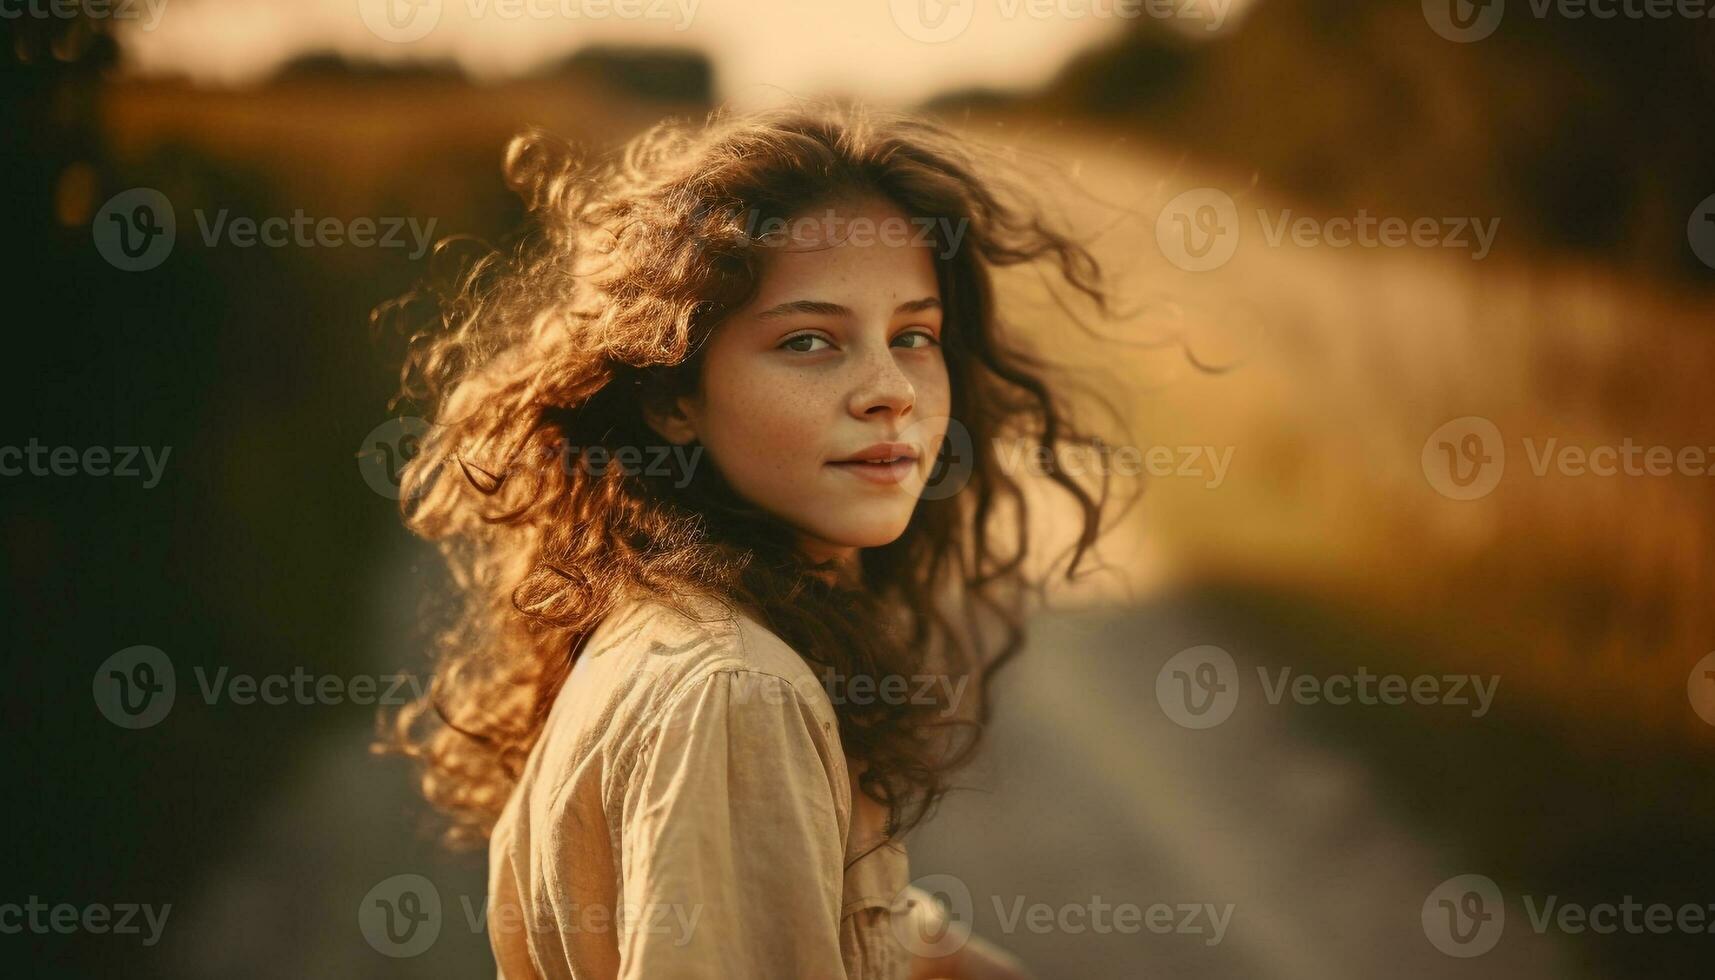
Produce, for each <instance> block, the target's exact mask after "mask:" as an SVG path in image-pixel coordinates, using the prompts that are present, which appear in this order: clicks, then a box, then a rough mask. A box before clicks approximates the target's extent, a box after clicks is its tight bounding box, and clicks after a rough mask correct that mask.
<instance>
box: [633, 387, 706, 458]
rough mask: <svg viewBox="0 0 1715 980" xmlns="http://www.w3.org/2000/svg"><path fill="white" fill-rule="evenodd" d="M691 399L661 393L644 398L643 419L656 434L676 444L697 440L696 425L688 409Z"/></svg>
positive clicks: (688, 443)
mask: <svg viewBox="0 0 1715 980" xmlns="http://www.w3.org/2000/svg"><path fill="white" fill-rule="evenodd" d="M688 401H689V399H687V398H685V397H683V396H680V397H677V398H674V397H671V396H668V395H660V396H658V397H654V398H645V399H644V400H643V421H645V422H647V423H649V427H650V428H651V429H654V430H655V434H656V435H658V436H660V437H661V438H663V439H665V440H667V441H668V442H670V443H672V444H673V445H675V446H686V445H690V444H691V443H693V442H695V441H696V440H697V429H696V426H695V425H693V424H692V422H691V416H690V414H689V413H688V412H687V411H686V409H687V407H688V406H687V404H686V403H687V402H688Z"/></svg>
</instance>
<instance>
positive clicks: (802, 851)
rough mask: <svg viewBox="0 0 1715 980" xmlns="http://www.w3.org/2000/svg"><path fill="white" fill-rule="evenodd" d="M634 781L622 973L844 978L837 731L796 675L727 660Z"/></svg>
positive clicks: (685, 697)
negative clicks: (734, 665)
mask: <svg viewBox="0 0 1715 980" xmlns="http://www.w3.org/2000/svg"><path fill="white" fill-rule="evenodd" d="M658 723H659V724H658V728H657V730H656V731H655V732H654V734H653V737H652V739H651V740H650V741H649V742H648V743H647V744H646V745H645V747H644V748H643V749H642V750H641V751H640V757H639V759H638V760H637V763H636V765H635V766H634V767H633V769H632V773H633V777H632V780H631V783H630V785H629V786H628V787H627V789H626V793H625V798H624V811H623V814H622V824H621V829H620V834H621V862H622V879H623V882H624V889H623V897H622V901H623V913H624V915H625V920H624V921H625V925H624V929H623V932H622V935H621V936H620V971H619V973H620V977H621V978H622V980H638V978H648V980H681V978H704V977H706V978H710V980H717V978H719V980H727V978H734V977H795V978H805V980H814V978H841V980H843V978H844V977H845V969H844V967H843V966H842V961H841V955H840V940H839V927H840V900H841V887H842V882H843V878H844V866H843V861H844V850H845V849H844V840H843V837H844V834H843V831H842V828H841V817H840V813H839V808H838V804H837V795H836V790H835V780H836V779H841V778H843V776H842V775H841V773H842V772H843V769H842V768H840V766H839V762H840V758H839V756H838V754H837V753H838V752H839V748H838V734H837V732H835V731H834V730H833V729H832V726H831V725H828V724H826V723H825V722H824V721H822V720H819V719H818V718H817V716H816V714H815V713H814V712H813V711H812V710H811V707H810V705H809V704H808V703H807V702H806V701H805V700H804V699H803V697H802V695H800V694H799V693H798V691H797V690H796V689H795V688H794V687H793V686H792V684H791V683H790V682H788V681H787V680H785V679H784V678H780V677H776V676H773V675H771V674H764V673H758V672H755V671H749V670H721V671H717V672H715V673H712V674H710V675H708V676H707V677H705V678H702V679H700V680H698V681H696V682H694V684H693V685H692V686H691V687H690V688H689V689H687V690H685V691H683V692H680V693H679V694H678V695H677V696H676V697H675V698H674V699H673V700H672V701H671V702H670V703H669V704H668V705H667V707H666V708H665V709H664V710H663V712H662V714H661V715H660V716H659V718H658Z"/></svg>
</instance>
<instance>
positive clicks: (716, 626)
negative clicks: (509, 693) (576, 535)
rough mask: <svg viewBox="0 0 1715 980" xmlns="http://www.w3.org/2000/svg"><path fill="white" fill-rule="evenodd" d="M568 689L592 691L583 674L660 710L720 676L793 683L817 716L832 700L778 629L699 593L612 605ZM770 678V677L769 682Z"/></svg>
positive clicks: (631, 598) (643, 708)
mask: <svg viewBox="0 0 1715 980" xmlns="http://www.w3.org/2000/svg"><path fill="white" fill-rule="evenodd" d="M577 660H578V662H577V665H576V666H575V667H574V670H573V677H572V678H571V679H569V680H568V684H567V687H568V688H573V690H571V691H563V692H562V693H563V694H569V695H571V696H573V697H579V696H580V695H587V694H589V693H591V692H590V691H588V690H583V691H579V690H577V689H578V688H583V687H585V684H583V683H573V682H574V681H580V680H583V678H580V676H579V675H584V677H587V679H588V681H589V682H590V683H591V684H592V685H593V686H596V687H602V688H607V689H608V690H609V691H610V692H611V693H612V694H614V695H616V696H617V697H619V698H620V699H621V700H623V701H624V702H627V703H629V704H630V705H631V707H632V708H633V709H634V710H635V711H639V712H648V711H657V710H661V709H663V708H664V707H665V706H667V705H668V704H670V703H671V702H673V701H675V700H677V699H678V698H679V697H681V696H683V695H684V694H685V693H686V692H688V691H691V690H693V689H696V688H699V687H702V686H704V684H705V683H706V682H708V681H710V680H711V679H713V678H715V677H716V676H717V675H722V674H738V675H742V679H743V680H744V681H746V682H748V683H750V684H752V685H755V684H763V685H767V684H771V683H772V684H774V685H775V686H789V687H790V688H791V689H792V690H794V691H796V692H797V694H798V696H799V697H800V698H802V699H803V700H805V701H806V702H807V703H808V704H809V705H810V706H811V708H812V710H815V711H816V712H817V713H818V714H820V713H827V714H828V715H830V716H831V714H832V704H831V702H830V701H829V699H828V696H827V692H826V690H825V689H824V688H823V686H822V684H821V682H820V681H819V680H818V678H817V676H816V674H815V672H814V671H812V670H811V668H810V665H809V664H808V663H807V662H805V660H804V658H803V657H802V656H800V655H799V654H798V652H797V651H796V650H794V649H793V648H792V647H791V646H790V645H789V644H787V643H786V642H785V641H784V640H782V639H781V638H780V637H779V636H778V635H777V634H775V633H774V631H773V630H770V629H769V628H768V627H767V626H765V625H763V624H762V623H761V622H759V621H758V620H757V619H756V618H755V617H753V616H752V615H751V614H750V613H748V612H746V611H745V610H744V609H742V608H740V607H739V606H737V605H736V604H734V603H731V602H728V601H724V600H721V599H718V598H714V597H710V596H702V595H690V596H671V597H668V596H660V595H653V594H642V593H630V594H627V595H626V596H624V597H622V598H621V599H620V600H618V601H617V602H616V603H615V604H614V607H613V609H612V610H611V611H610V612H609V614H608V615H607V616H606V617H604V618H603V620H602V623H601V625H600V626H598V627H597V629H596V630H595V631H594V632H593V633H592V634H591V635H590V637H589V639H588V641H587V642H586V643H585V645H584V648H583V650H582V651H581V652H580V653H579V654H578V658H577ZM770 679H772V680H770Z"/></svg>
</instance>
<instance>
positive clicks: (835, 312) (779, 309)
mask: <svg viewBox="0 0 1715 980" xmlns="http://www.w3.org/2000/svg"><path fill="white" fill-rule="evenodd" d="M940 308H941V301H940V300H939V299H937V298H935V297H933V296H925V297H923V298H922V299H913V300H907V301H906V302H904V303H901V304H899V305H898V306H897V307H895V308H894V310H893V315H894V316H898V315H900V314H901V313H921V312H923V311H924V310H938V309H940ZM851 312H852V311H851V310H850V309H848V308H846V307H844V306H841V305H840V304H838V303H825V302H822V301H820V300H814V299H795V300H792V301H791V302H789V303H781V304H780V305H779V306H773V307H769V308H768V309H766V310H763V311H762V312H761V313H758V314H757V315H756V318H757V319H758V320H773V319H777V318H779V317H783V316H791V315H792V314H794V313H811V314H816V315H819V316H850V315H851Z"/></svg>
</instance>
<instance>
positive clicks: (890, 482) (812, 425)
mask: <svg viewBox="0 0 1715 980" xmlns="http://www.w3.org/2000/svg"><path fill="white" fill-rule="evenodd" d="M769 230H770V229H768V228H766V227H764V228H761V229H759V231H760V232H764V233H766V232H767V231H769ZM916 231H917V227H916V226H915V225H913V224H912V223H911V222H910V220H909V218H908V217H907V216H906V215H905V214H904V212H902V211H900V210H898V209H897V208H896V207H895V206H893V205H892V204H890V203H888V202H885V201H882V200H878V199H864V200H860V201H857V202H853V203H850V204H847V205H845V206H843V207H842V206H840V205H834V206H833V207H832V208H828V207H823V208H819V209H817V210H815V211H813V212H812V213H810V214H809V215H806V216H804V217H801V218H799V219H795V220H794V222H793V223H792V224H791V225H790V226H789V232H788V234H789V235H790V237H791V240H790V243H789V244H788V245H787V246H786V247H773V248H768V249H767V250H766V252H765V255H766V257H765V258H764V260H763V273H762V281H761V283H760V286H759V289H758V291H757V294H756V296H755V298H754V299H753V300H751V302H750V303H749V304H747V305H746V306H745V307H743V308H742V309H739V310H738V311H736V312H735V313H733V314H732V315H731V316H730V317H729V318H728V319H727V320H725V321H724V322H722V323H721V325H720V326H719V327H717V328H716V329H715V331H714V334H713V336H712V337H711V338H710V340H709V343H708V347H707V349H706V351H705V354H704V363H703V372H702V379H701V386H700V391H699V392H698V393H697V394H695V395H692V396H689V397H686V398H683V399H680V401H679V403H678V405H677V409H678V411H677V412H676V413H674V415H675V417H674V418H673V419H671V420H668V421H666V422H665V423H663V424H658V425H657V428H658V429H661V430H662V431H663V433H664V434H666V435H668V437H669V438H672V439H673V440H674V441H675V442H684V441H689V439H693V438H694V439H698V440H701V442H702V444H703V446H704V447H705V448H706V450H707V455H708V456H709V457H710V458H711V459H712V460H713V462H714V464H715V465H716V466H717V467H718V468H719V470H720V472H721V474H722V475H723V476H724V477H725V478H726V480H727V482H728V483H730V484H731V485H732V486H733V488H734V489H735V490H737V492H738V493H739V494H740V495H741V496H743V497H744V498H745V499H746V500H748V501H750V502H751V503H753V504H755V505H757V506H759V507H761V508H763V509H764V510H766V511H768V512H770V513H772V514H774V515H775V516H776V517H778V518H780V519H781V520H783V521H785V522H786V523H788V524H789V525H791V526H792V527H793V528H794V529H796V531H797V532H798V534H799V538H800V542H801V545H802V548H803V550H804V552H805V553H806V554H807V555H809V556H810V557H812V558H814V559H817V560H822V559H828V558H833V559H837V560H838V559H849V558H850V557H851V556H852V555H853V554H854V553H855V549H859V548H869V547H876V546H879V545H884V544H887V543H889V542H891V541H893V540H894V539H896V538H898V537H899V535H900V534H902V533H904V531H905V527H906V524H907V522H908V521H909V520H910V519H911V513H912V510H913V509H914V508H915V507H916V505H917V498H918V494H919V493H920V492H921V491H922V488H923V485H924V483H925V481H926V480H927V478H928V474H929V470H930V467H931V466H932V465H933V463H934V459H935V454H936V452H938V451H939V449H940V445H941V440H942V439H943V438H944V436H945V434H946V431H947V412H948V411H949V408H950V398H951V395H950V392H949V385H948V380H947V364H946V361H945V359H944V358H943V356H942V351H941V323H942V311H941V302H940V300H941V296H940V289H939V286H938V285H937V283H936V279H935V265H934V260H933V258H932V255H931V250H930V248H931V247H930V246H928V245H925V244H915V245H914V244H911V242H912V240H913V239H915V238H917V237H918V236H917V235H916ZM771 240H772V239H771Z"/></svg>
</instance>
